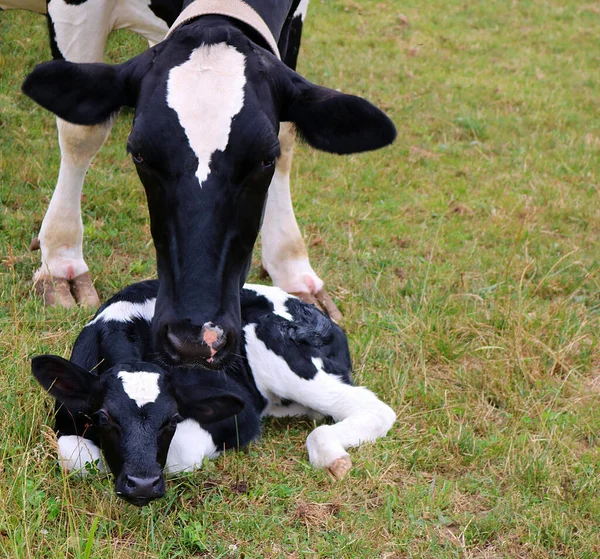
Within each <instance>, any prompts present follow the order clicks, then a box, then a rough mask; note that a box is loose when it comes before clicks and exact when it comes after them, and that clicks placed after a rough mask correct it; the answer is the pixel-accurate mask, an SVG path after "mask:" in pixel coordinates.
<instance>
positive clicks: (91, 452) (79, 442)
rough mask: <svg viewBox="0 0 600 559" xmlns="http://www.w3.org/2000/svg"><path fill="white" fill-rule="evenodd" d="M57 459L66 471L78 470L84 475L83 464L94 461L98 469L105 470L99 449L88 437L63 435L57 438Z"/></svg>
mask: <svg viewBox="0 0 600 559" xmlns="http://www.w3.org/2000/svg"><path fill="white" fill-rule="evenodd" d="M58 460H59V462H60V467H61V468H62V469H63V470H66V471H67V472H79V475H80V476H82V477H83V476H86V475H87V473H88V471H87V470H86V469H85V465H86V464H87V463H88V462H89V463H92V464H94V463H96V464H97V468H98V471H100V472H101V473H104V472H105V469H104V464H103V463H102V456H101V454H100V449H99V448H98V447H97V446H96V445H95V444H94V443H93V442H92V441H90V440H89V439H84V438H83V437H79V436H77V435H63V436H62V437H59V438H58Z"/></svg>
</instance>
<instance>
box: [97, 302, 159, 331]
mask: <svg viewBox="0 0 600 559" xmlns="http://www.w3.org/2000/svg"><path fill="white" fill-rule="evenodd" d="M155 305H156V298H152V299H146V300H145V301H144V302H143V303H131V302H129V301H117V302H116V303H113V304H112V305H109V306H108V307H106V308H105V309H104V310H103V311H102V312H101V313H100V314H99V315H98V316H97V317H96V318H94V319H93V320H91V321H90V322H88V323H87V326H91V325H92V324H95V323H96V322H111V321H114V322H131V321H133V320H134V319H136V318H142V319H144V320H145V321H146V322H151V321H152V317H153V316H154V306H155Z"/></svg>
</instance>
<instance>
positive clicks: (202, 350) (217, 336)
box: [167, 322, 227, 363]
mask: <svg viewBox="0 0 600 559" xmlns="http://www.w3.org/2000/svg"><path fill="white" fill-rule="evenodd" d="M194 330H196V332H194ZM167 340H168V341H169V342H170V344H171V346H172V349H173V350H174V353H175V354H176V355H177V356H178V357H179V358H180V359H182V360H192V359H202V360H205V361H206V362H208V363H212V361H213V358H214V357H215V355H216V354H217V352H218V351H219V350H220V349H221V348H223V346H225V344H226V343H227V334H226V333H225V332H224V331H223V329H222V328H220V327H219V326H215V325H213V323H212V322H207V323H206V324H204V325H203V326H202V328H201V329H200V332H197V329H194V328H190V327H189V326H187V325H180V326H178V325H174V326H167Z"/></svg>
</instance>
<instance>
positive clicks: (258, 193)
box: [0, 0, 396, 368]
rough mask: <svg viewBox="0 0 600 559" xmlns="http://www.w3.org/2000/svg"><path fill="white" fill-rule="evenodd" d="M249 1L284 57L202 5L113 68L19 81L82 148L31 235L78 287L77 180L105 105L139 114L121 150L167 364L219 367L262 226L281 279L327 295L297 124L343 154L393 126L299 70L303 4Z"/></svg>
mask: <svg viewBox="0 0 600 559" xmlns="http://www.w3.org/2000/svg"><path fill="white" fill-rule="evenodd" d="M0 1H2V0H0ZM64 1H65V0H51V2H50V5H49V6H50V7H52V5H55V2H56V3H60V2H62V3H63V4H64ZM122 1H123V0H122ZM247 4H249V5H250V6H252V8H254V10H255V11H256V12H257V13H258V14H259V15H260V17H261V18H262V19H263V20H264V21H265V23H266V25H267V26H268V27H269V29H270V31H271V32H272V35H273V36H274V38H275V40H276V41H277V43H278V45H279V49H280V51H281V56H282V60H279V59H277V57H276V56H275V55H274V54H273V53H272V52H270V50H268V49H267V48H265V47H266V46H267V45H266V43H265V41H264V40H263V39H261V37H260V36H259V35H258V34H257V33H256V32H253V30H252V29H250V28H248V26H247V25H245V24H243V23H241V22H240V21H238V20H235V19H233V18H228V17H224V16H217V15H204V16H202V17H198V18H196V19H193V20H191V21H189V22H187V23H184V24H182V25H181V26H179V27H177V28H176V29H175V30H174V31H173V32H172V33H171V34H169V36H168V37H167V38H166V39H164V40H163V41H161V42H160V43H158V44H157V45H155V46H153V47H152V48H150V49H148V50H147V51H145V52H144V53H142V54H140V55H138V56H136V57H135V58H132V59H131V60H128V61H127V62H125V63H123V64H120V65H116V66H111V65H107V64H100V63H81V62H89V61H88V60H76V59H75V62H77V63H73V62H72V61H65V60H55V61H53V62H48V63H45V64H41V65H39V66H38V67H36V69H35V70H34V71H33V72H32V73H31V74H30V75H29V77H28V78H27V79H26V81H25V83H24V84H23V91H24V92H25V93H26V94H27V95H29V96H30V97H31V98H33V99H34V100H35V101H36V102H38V103H39V104H40V105H42V106H43V107H45V108H47V109H48V110H50V111H52V112H54V113H55V114H56V115H57V116H58V117H59V130H60V134H61V146H63V147H66V148H69V149H75V148H77V150H76V151H77V153H75V154H74V155H73V154H72V155H71V156H70V157H69V159H68V163H69V165H67V166H66V167H64V169H63V167H61V172H60V179H59V184H58V185H57V189H56V191H55V194H54V196H53V199H52V202H51V204H50V208H49V210H48V214H47V216H46V218H45V219H44V223H43V224H42V230H41V231H40V243H41V247H42V251H43V253H44V254H45V256H43V260H44V259H46V256H48V258H47V259H46V260H45V261H44V262H43V266H42V269H41V270H40V272H39V274H38V279H39V280H40V283H38V285H43V286H44V289H45V288H48V289H50V288H53V289H54V287H53V286H56V285H64V283H65V282H67V281H71V282H72V286H71V287H72V289H71V291H73V290H74V289H75V287H76V286H79V285H80V282H82V281H83V280H82V276H83V275H85V273H87V266H86V265H85V263H84V262H83V257H82V244H81V238H82V234H83V233H82V231H83V230H82V225H81V215H80V212H79V204H78V201H79V198H80V192H81V182H82V180H83V176H84V174H85V170H86V169H87V165H88V164H89V160H90V159H91V154H92V155H93V153H95V150H97V149H99V146H100V145H101V143H102V142H103V141H104V139H105V137H106V133H107V131H108V130H109V129H110V126H111V123H112V121H113V117H114V115H115V114H116V113H117V112H118V111H119V110H120V109H121V107H123V106H130V107H133V108H134V109H135V117H134V120H133V125H132V130H131V134H130V136H129V139H128V146H127V147H128V151H129V152H130V153H131V155H132V158H133V162H134V163H135V165H136V169H137V171H138V175H139V177H140V179H141V181H142V183H143V185H144V188H145V191H146V196H147V200H148V208H149V212H150V220H151V232H152V237H153V240H154V245H155V248H156V255H157V268H158V277H159V279H160V288H159V292H158V296H157V304H156V312H155V316H154V321H153V328H152V336H153V340H154V347H155V349H156V351H158V352H160V353H161V354H162V356H163V358H164V359H165V360H169V362H170V363H171V364H173V365H181V366H187V367H190V368H194V367H196V366H198V365H199V364H202V365H204V366H206V367H213V368H220V367H225V366H226V361H227V359H228V358H229V357H230V356H231V355H232V354H234V353H235V352H236V351H237V347H238V345H239V341H240V338H241V326H242V324H241V315H240V288H241V286H242V285H243V283H244V281H245V278H246V275H247V272H248V269H249V266H250V262H251V256H252V249H253V247H254V244H255V242H256V239H257V236H258V232H259V229H261V223H262V243H263V250H262V256H263V264H264V267H265V269H266V270H267V272H268V273H269V274H270V275H271V277H272V279H273V282H274V283H275V285H277V286H279V287H281V288H283V289H284V290H286V291H288V292H294V293H302V294H304V295H307V294H308V295H310V294H318V293H319V292H320V291H321V289H322V287H323V282H322V280H321V279H320V278H318V276H317V275H316V274H315V273H314V271H313V270H312V268H311V266H310V264H309V260H308V254H307V252H306V248H305V246H304V243H303V241H302V237H301V235H300V231H299V229H298V226H297V224H296V221H295V218H294V212H293V209H292V204H291V198H290V193H289V187H290V185H289V175H290V166H291V160H292V150H293V146H294V142H295V136H296V130H298V132H299V133H300V134H301V135H302V136H303V137H304V138H305V139H306V141H307V142H308V143H309V144H310V145H312V146H313V147H315V148H317V149H320V150H323V151H327V152H331V153H338V154H349V153H357V152H362V151H367V150H372V149H378V148H381V147H383V146H386V145H388V144H390V143H391V142H393V141H394V138H395V136H396V130H395V127H394V125H393V123H392V122H391V121H390V120H389V118H388V117H387V116H386V115H385V114H384V113H383V112H382V111H381V110H379V109H378V108H376V107H375V106H373V105H372V104H371V103H369V102H368V101H366V100H365V99H362V98H360V97H356V96H353V95H348V94H344V93H341V92H339V91H336V90H334V89H329V88H325V87H321V86H318V85H315V84H313V83H311V82H309V81H308V80H306V79H305V78H303V77H302V76H300V75H299V74H297V73H296V72H295V71H294V70H293V68H294V66H295V62H296V57H297V51H298V47H299V37H300V31H301V27H302V19H303V17H304V15H303V14H304V11H305V9H306V2H299V0H247ZM60 5H61V6H62V4H60ZM84 5H85V6H88V8H89V9H91V8H92V6H93V5H96V4H94V3H91V2H89V1H88V2H86V3H85V4H81V6H79V5H78V6H73V5H68V6H67V5H65V6H63V8H64V10H65V13H66V14H67V15H68V14H72V13H74V12H77V10H79V9H80V8H81V9H83V8H82V7H83V6H84ZM78 13H79V12H78ZM82 13H83V12H82ZM70 60H74V59H73V58H71V59H70ZM67 123H69V124H67ZM80 125H85V126H80ZM65 130H68V131H69V132H68V134H71V136H69V138H70V139H69V140H67V139H64V138H63V133H64V131H65ZM77 134H80V135H81V137H78V136H77ZM94 134H96V136H94ZM83 135H85V138H84V136H83ZM65 138H66V137H65ZM94 138H95V139H94ZM92 140H93V141H92ZM90 146H92V147H90ZM63 179H64V180H63ZM267 192H268V197H267ZM263 217H264V221H263ZM65 245H68V246H65ZM51 254H54V255H55V256H56V258H53V259H52V258H50V256H49V255H51ZM49 277H51V279H52V281H49V282H48V281H46V280H48V278H49ZM44 278H45V279H44ZM57 278H61V281H62V284H61V281H58V279H57ZM87 281H88V284H89V278H88V279H87ZM88 287H92V286H91V284H89V285H88ZM81 289H83V288H81ZM63 291H64V290H63ZM61 292H62V291H61ZM67 293H68V289H67ZM69 297H70V295H69ZM206 339H212V340H214V343H213V344H212V345H209V344H208V343H207V342H206Z"/></svg>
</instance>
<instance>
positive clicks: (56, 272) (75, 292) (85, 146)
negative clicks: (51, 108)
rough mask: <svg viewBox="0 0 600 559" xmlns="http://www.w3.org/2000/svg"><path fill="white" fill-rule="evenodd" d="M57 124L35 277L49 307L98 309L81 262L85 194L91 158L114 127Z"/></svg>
mask: <svg viewBox="0 0 600 559" xmlns="http://www.w3.org/2000/svg"><path fill="white" fill-rule="evenodd" d="M56 122H57V126H58V139H59V145H60V150H61V156H62V157H61V163H60V171H59V174H58V181H57V184H56V188H55V189H54V194H53V195H52V200H51V201H50V205H49V206H48V210H47V211H46V215H45V217H44V221H43V222H42V227H41V229H40V234H39V240H40V248H41V250H42V265H41V267H40V269H39V270H38V271H37V272H36V274H35V278H34V279H35V284H36V289H37V291H38V293H40V294H41V295H42V297H43V298H44V301H45V303H46V304H49V305H54V304H60V305H62V306H65V307H69V306H71V305H73V304H74V303H75V301H77V302H79V303H82V304H86V305H90V306H97V305H98V303H99V299H98V295H97V293H96V290H95V288H94V286H93V285H92V282H91V279H90V276H89V269H88V267H87V264H86V263H85V261H84V259H83V247H82V245H83V223H82V220H81V190H82V188H83V180H84V178H85V174H86V172H87V170H88V167H89V165H90V163H91V161H92V158H93V157H94V155H95V154H96V153H97V152H98V150H99V149H100V148H101V147H102V144H103V143H104V141H105V140H106V138H107V136H108V133H109V132H110V129H111V126H112V123H107V124H102V125H98V126H77V125H74V124H69V123H68V122H65V121H63V120H61V119H56ZM71 292H72V295H71Z"/></svg>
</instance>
